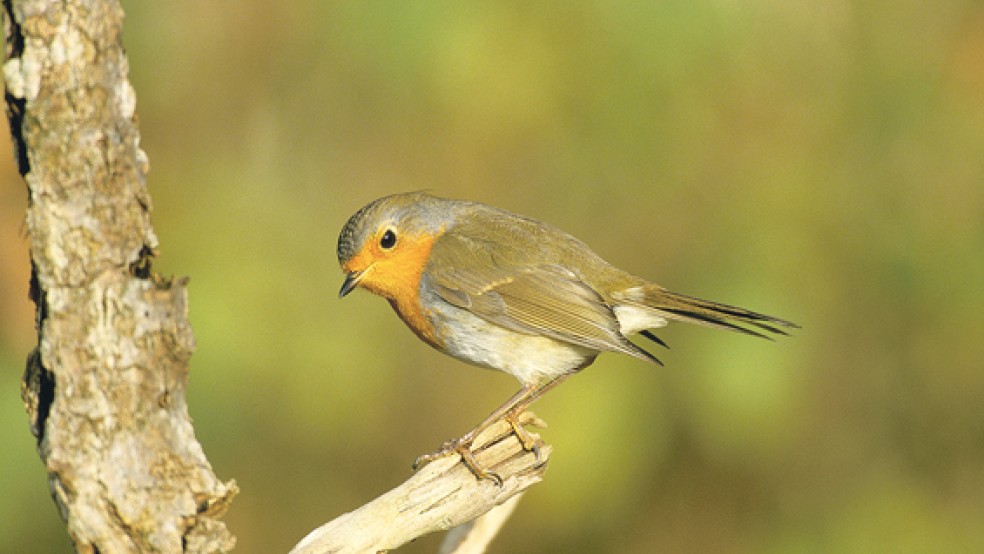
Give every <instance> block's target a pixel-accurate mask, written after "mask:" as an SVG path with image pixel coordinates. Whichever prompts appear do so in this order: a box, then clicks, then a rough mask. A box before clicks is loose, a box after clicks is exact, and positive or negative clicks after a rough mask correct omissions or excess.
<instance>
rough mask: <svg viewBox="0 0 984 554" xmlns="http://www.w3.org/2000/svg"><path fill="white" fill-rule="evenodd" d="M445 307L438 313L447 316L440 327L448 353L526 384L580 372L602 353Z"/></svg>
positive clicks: (449, 306) (458, 309)
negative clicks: (529, 333)
mask: <svg viewBox="0 0 984 554" xmlns="http://www.w3.org/2000/svg"><path fill="white" fill-rule="evenodd" d="M441 304H443V305H442V306H441V307H440V308H438V310H437V311H439V312H440V313H441V315H443V317H442V318H440V319H441V320H442V321H443V323H437V324H436V326H437V334H438V336H440V337H441V338H442V339H443V340H444V347H445V349H446V353H447V354H450V355H451V356H454V357H455V358H458V359H459V360H462V361H465V362H468V363H471V364H475V365H479V366H483V367H488V368H492V369H498V370H500V371H504V372H506V373H508V374H510V375H512V376H513V377H515V378H516V379H519V381H520V382H522V383H524V384H532V383H538V382H542V381H543V380H546V379H551V378H553V377H556V376H558V375H561V374H564V373H567V372H570V371H573V370H576V369H579V368H581V367H583V366H584V365H586V364H587V363H588V362H590V361H591V360H593V359H594V357H595V356H596V355H597V354H598V352H597V351H594V350H590V349H587V348H584V347H581V346H576V345H572V344H568V343H563V342H560V341H556V340H553V339H551V338H547V337H542V336H537V335H527V334H523V333H519V332H516V331H511V330H509V329H506V328H503V327H500V326H498V325H495V324H493V323H489V322H488V321H486V320H484V319H482V318H480V317H478V316H476V315H474V314H472V313H470V312H468V311H467V310H462V309H460V308H456V307H454V306H451V305H449V304H445V303H441ZM442 327H443V328H442Z"/></svg>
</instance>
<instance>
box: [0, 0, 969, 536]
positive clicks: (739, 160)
mask: <svg viewBox="0 0 984 554" xmlns="http://www.w3.org/2000/svg"><path fill="white" fill-rule="evenodd" d="M124 7H125V9H126V12H127V19H126V31H125V44H126V46H127V50H128V53H129V61H130V66H131V69H130V71H131V80H132V82H133V85H134V86H135V88H136V90H137V94H138V114H139V117H140V124H141V131H142V145H143V148H144V149H145V150H146V152H147V153H148V155H149V157H150V161H151V173H150V176H149V184H150V190H151V193H152V195H153V200H154V223H155V228H156V230H157V233H158V235H159V237H160V239H161V257H160V259H159V261H158V263H157V265H156V267H157V269H158V270H159V271H161V272H163V273H165V274H175V275H190V276H191V277H192V280H191V288H190V294H191V320H192V323H193V326H194V330H195V335H196V337H197V342H198V352H197V353H196V354H195V356H194V357H193V359H192V373H191V389H190V393H189V396H190V404H191V411H192V415H193V416H194V419H195V424H196V430H197V432H198V436H199V438H200V440H201V442H202V443H203V445H204V447H205V451H206V453H207V454H208V456H209V458H210V460H211V461H212V463H213V465H214V468H215V471H216V473H217V474H218V475H219V477H220V478H223V479H229V478H235V479H236V480H237V481H238V482H239V485H240V487H241V488H242V493H241V495H240V496H239V497H238V498H237V499H236V501H235V502H234V504H233V507H232V509H231V511H230V512H229V514H228V516H227V518H226V519H227V521H228V523H229V525H230V526H231V528H232V531H233V532H234V533H235V534H236V535H237V536H238V538H239V547H238V548H237V552H243V553H260V552H263V553H266V552H284V551H286V550H287V549H288V548H290V547H291V546H292V545H293V544H294V543H295V542H296V541H297V540H299V539H300V538H301V537H302V536H303V535H305V534H306V533H307V532H308V531H309V530H311V529H313V528H314V527H316V526H317V525H319V524H320V523H323V522H324V521H327V520H328V519H331V518H333V517H335V516H337V515H339V514H341V513H343V512H345V511H349V510H351V509H354V508H356V507H358V506H360V505H361V504H363V503H364V502H366V501H368V500H370V499H372V498H374V497H375V496H377V495H378V494H380V493H382V492H384V491H385V490H388V489H389V488H391V487H392V486H395V485H396V484H398V483H399V482H401V481H402V480H403V479H405V478H406V477H408V476H409V475H410V463H411V461H412V460H413V459H414V458H415V457H416V456H417V455H419V454H421V453H424V452H428V451H431V450H433V449H434V448H436V447H437V446H438V445H440V444H441V442H443V441H444V440H445V439H447V438H450V437H453V436H457V435H459V434H461V433H463V432H464V431H466V430H468V429H469V428H470V427H471V426H472V425H473V424H474V423H476V422H478V421H479V420H480V419H481V418H482V417H484V416H485V415H486V414H487V413H488V412H489V411H491V410H492V409H493V408H494V407H495V406H497V405H498V404H499V403H501V402H502V401H503V400H504V399H505V398H506V397H508V396H509V395H510V394H512V392H514V390H515V389H516V388H517V384H516V383H515V382H514V381H513V380H512V379H511V378H510V377H508V376H505V375H501V374H496V373H493V372H488V371H480V370H476V369H472V368H470V367H468V366H466V365H464V364H462V363H460V362H457V361H455V360H452V359H450V358H446V357H444V356H442V355H440V354H438V353H436V352H434V351H432V350H430V349H429V348H428V347H426V346H425V345H424V344H423V343H421V342H419V341H418V340H417V339H416V338H415V337H414V336H413V335H412V334H411V333H410V332H409V331H407V330H406V329H405V328H404V327H403V324H402V323H401V322H400V321H399V320H398V319H397V318H396V317H394V315H393V314H392V313H391V310H390V308H389V307H388V306H387V305H386V303H385V302H384V301H382V300H381V299H378V298H375V297H372V296H371V295H369V294H366V293H359V294H354V295H352V296H351V297H349V298H346V299H345V300H344V301H339V300H338V299H337V298H336V293H337V291H338V287H339V285H340V283H341V277H342V276H341V274H340V272H339V270H338V267H337V263H336V260H335V253H334V249H335V240H336V237H337V233H338V231H339V229H340V227H341V226H342V224H343V223H344V222H345V220H346V219H347V218H348V216H349V215H351V214H352V213H353V212H354V211H355V210H356V209H357V208H358V207H360V206H361V205H363V204H364V203H366V202H368V201H369V200H372V199H374V198H376V197H378V196H381V195H384V194H388V193H392V192H396V191H402V190H408V189H420V188H429V189H432V190H433V191H434V192H435V193H437V194H440V195H445V196H451V197H459V198H468V199H472V200H478V201H483V202H487V203H490V204H494V205H498V206H500V207H503V208H506V209H510V210H513V211H518V212H521V213H524V214H527V215H530V216H533V217H536V218H539V219H542V220H545V221H548V222H550V223H553V224H555V225H557V226H559V227H561V228H563V229H565V230H567V231H569V232H571V233H573V234H574V235H577V236H579V237H581V238H583V239H585V240H586V241H587V242H588V243H589V244H591V245H592V246H593V247H594V248H595V249H596V250H597V251H598V252H599V253H601V254H602V255H603V256H604V257H606V258H607V259H609V260H610V261H611V262H613V263H615V264H616V265H619V266H621V267H623V268H625V269H627V270H629V271H632V272H634V273H637V274H640V275H644V276H648V277H651V278H652V279H654V280H655V281H657V282H659V283H661V284H663V285H665V286H667V287H669V288H671V289H674V290H678V291H681V292H685V293H689V294H693V295H697V296H702V297H706V298H710V299H713V300H718V301H723V302H729V303H734V304H739V305H742V306H747V307H750V308H753V309H756V310H761V311H764V312H766V313H769V314H774V315H777V316H781V317H785V318H789V319H791V320H793V321H796V322H798V323H800V324H801V325H802V326H803V329H802V330H801V331H800V332H798V333H796V336H794V337H793V338H791V339H784V340H781V341H778V342H776V343H768V342H765V341H758V340H752V339H749V338H746V337H742V336H737V335H732V334H727V333H720V332H715V331H710V330H706V329H701V328H694V327H689V326H681V325H675V326H671V327H670V328H668V329H666V330H664V331H663V332H662V333H661V334H660V336H661V337H663V338H664V339H665V340H666V341H667V342H669V343H670V345H671V346H672V347H673V348H672V350H670V351H668V352H664V353H663V355H662V356H661V357H662V358H663V359H664V361H665V362H667V366H666V367H665V368H654V367H650V366H648V365H645V364H642V363H640V362H638V361H636V360H633V359H630V358H628V357H620V356H617V355H605V356H602V357H601V358H600V359H599V360H598V361H597V362H596V363H595V364H594V365H593V366H592V367H591V368H589V369H588V370H587V371H585V372H584V373H582V374H581V375H579V376H578V377H576V378H575V379H572V380H571V381H569V382H568V383H567V384H565V385H564V386H563V387H560V388H559V389H558V390H557V391H555V392H552V393H551V394H549V395H547V396H546V397H545V398H544V399H543V400H542V401H541V402H539V403H538V404H537V405H536V406H535V408H536V412H537V413H538V414H539V415H540V416H542V417H543V418H544V419H546V420H547V421H548V422H549V424H550V427H549V429H547V430H545V431H543V436H544V438H545V439H546V440H547V441H548V442H549V443H551V444H552V445H553V446H554V447H555V451H554V455H553V458H552V460H551V467H550V470H549V472H548V473H547V479H546V481H545V482H544V483H542V484H541V485H539V486H537V487H535V488H534V489H533V490H532V491H531V492H530V493H529V494H528V495H527V496H526V498H525V499H524V500H523V501H522V503H521V504H520V507H519V509H518V511H517V512H516V513H515V514H514V516H513V518H512V520H511V521H510V523H509V524H508V526H507V527H506V529H505V530H504V532H503V533H502V534H501V536H500V537H499V538H498V539H497V540H496V542H495V543H494V544H493V551H495V552H531V553H547V552H653V551H662V552H738V553H744V552H748V553H753V552H754V553H757V552H775V553H789V552H802V553H811V552H824V553H827V552H834V553H836V552H845V553H846V552H930V551H932V552H984V525H982V522H984V367H982V365H984V338H982V331H984V5H982V4H981V2H979V1H970V0H968V1H961V0H952V1H949V2H917V1H914V0H902V1H899V0H892V1H888V0H870V1H853V2H852V1H833V2H776V1H772V2H768V1H764V2H763V1H747V2H724V1H706V0H703V1H702V0H697V1H693V0H687V1H682V0H668V1H662V2H601V1H595V2H536V3H531V2H517V1H507V2H497V3H487V2H476V3H464V2H415V3H409V2H398V1H392V0H390V1H373V2H365V1H341V2H320V1H314V0H307V1H293V2H276V1H260V0H250V1H248V2H243V1H238V2H234V1H232V0H225V1H216V2H193V1H190V0H180V1H172V2H133V1H129V2H125V3H124ZM3 135H4V137H3V140H4V144H3V145H2V147H0V151H2V152H3V155H2V156H0V170H2V175H0V178H2V181H0V184H2V186H0V314H2V317H0V368H2V371H0V392H2V394H0V444H2V448H0V491H2V493H0V551H2V552H69V551H70V545H69V542H68V539H67V536H66V534H65V532H64V528H63V525H62V523H61V522H60V520H59V519H58V516H57V514H56V510H55V507H54V505H53V504H52V502H51V500H50V499H49V498H48V492H47V486H46V479H45V474H44V470H43V468H42V465H41V463H40V462H39V460H38V458H37V456H36V454H35V450H34V444H33V439H32V437H31V436H30V434H29V432H28V427H27V419H26V416H25V415H24V412H23V409H22V407H21V402H20V399H19V392H18V387H19V380H20V377H21V373H22V371H23V366H24V359H25V356H26V354H27V352H28V351H29V350H30V349H31V347H32V346H33V344H34V341H35V337H34V335H33V323H32V313H33V312H32V305H31V304H29V303H28V301H27V298H26V297H27V279H28V254H27V251H28V245H27V239H26V238H25V232H24V227H23V223H22V221H23V211H24V208H25V206H26V192H25V186H24V184H23V182H22V180H21V179H20V177H18V176H17V175H16V172H15V170H14V168H13V167H12V155H11V153H10V152H11V150H10V146H9V143H8V142H6V141H7V137H6V133H3ZM439 540H440V537H439V536H431V537H427V538H424V539H421V540H419V541H417V542H416V543H414V544H412V545H409V546H407V547H406V548H405V549H404V550H403V551H405V552H434V551H435V550H436V545H437V544H438V541H439Z"/></svg>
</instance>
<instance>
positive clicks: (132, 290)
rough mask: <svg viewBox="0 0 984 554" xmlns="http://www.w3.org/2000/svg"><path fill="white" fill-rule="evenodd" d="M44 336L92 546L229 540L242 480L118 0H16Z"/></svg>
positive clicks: (18, 130)
mask: <svg viewBox="0 0 984 554" xmlns="http://www.w3.org/2000/svg"><path fill="white" fill-rule="evenodd" d="M3 12H4V14H3V15H4V31H5V38H6V50H5V59H4V66H3V70H4V81H5V87H6V94H5V100H6V105H7V115H8V118H9V120H10V128H11V133H12V135H13V140H14V144H15V147H16V156H17V161H18V167H19V171H20V173H21V174H22V175H23V176H24V178H25V180H26V182H27V187H28V191H29V205H28V210H27V230H28V234H29V237H30V241H31V260H32V266H33V273H32V279H31V291H30V294H31V298H32V299H33V300H34V302H35V304H36V305H37V319H36V323H37V332H38V346H37V348H36V349H35V350H34V351H33V352H32V353H31V354H30V355H29V356H28V363H27V370H26V372H25V375H24V386H23V391H22V392H23V397H24V401H25V404H26V406H27V411H28V414H29V416H30V419H31V428H32V430H33V431H34V433H35V435H36V436H37V439H38V450H39V453H40V455H41V459H42V460H43V462H44V464H45V467H46V468H47V470H48V474H49V482H50V485H51V492H52V495H53V497H54V499H55V502H56V504H57V505H58V508H59V510H60V511H61V514H62V517H63V518H64V520H65V521H66V524H67V527H68V532H69V534H70V536H71V538H72V540H73V541H74V543H75V548H76V550H77V551H79V552H101V553H104V554H105V553H115V552H218V551H225V550H229V549H230V548H232V546H233V544H234V542H235V539H234V538H233V537H232V535H231V534H230V533H229V532H228V530H227V529H226V527H225V524H224V523H222V522H221V521H219V519H218V518H219V517H220V516H221V515H222V514H223V513H224V512H225V510H226V508H227V507H228V504H229V502H230V500H231V499H232V497H233V496H234V495H235V493H236V492H237V488H236V485H235V482H232V481H230V482H228V483H223V482H221V481H219V480H218V479H217V478H216V476H215V475H214V474H213V472H212V469H211V466H210V465H209V463H208V460H207V459H206V458H205V454H204V452H203V451H202V448H201V446H200V445H199V444H198V442H197V440H196V439H195V436H194V430H193V428H192V426H191V421H190V418H189V417H188V410H187V404H186V400H185V388H186V385H187V381H188V362H189V358H190V356H191V353H192V351H193V350H194V346H195V343H194V337H193V335H192V333H191V329H190V327H189V325H188V318H187V310H188V305H187V288H186V286H187V280H186V279H180V280H177V281H174V280H170V279H163V278H161V277H160V276H158V275H157V274H156V273H155V272H154V271H153V269H152V267H151V262H152V260H153V258H154V256H155V255H156V249H157V237H156V236H155V235H154V231H153V228H152V227H151V224H150V213H151V201H150V195H149V194H148V192H147V188H146V173H147V169H148V163H147V158H146V155H145V154H144V153H143V151H141V150H140V148H139V134H138V131H137V126H136V115H135V108H136V96H135V92H134V90H133V88H132V87H131V86H130V83H129V81H128V80H127V60H126V56H125V53H124V50H123V44H122V24H123V11H122V8H121V7H120V5H119V3H118V2H116V1H112V0H88V1H86V0H62V1H60V2H50V1H44V0H20V1H18V0H3Z"/></svg>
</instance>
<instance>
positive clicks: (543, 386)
mask: <svg viewBox="0 0 984 554" xmlns="http://www.w3.org/2000/svg"><path fill="white" fill-rule="evenodd" d="M574 373H575V372H568V373H563V374H561V375H558V376H557V377H554V378H553V379H551V380H549V381H546V382H540V383H536V384H525V385H523V388H521V389H519V391H518V392H517V393H516V394H514V395H513V396H512V398H510V399H509V400H507V401H506V403H505V404H503V405H502V406H499V407H498V408H497V409H496V410H495V411H494V412H492V413H491V414H489V416H488V417H486V418H485V419H483V420H482V421H481V423H479V424H478V425H476V426H475V428H474V429H472V430H471V431H469V432H468V433H466V434H465V435H463V436H461V437H459V438H457V439H453V440H450V441H448V442H446V443H444V445H443V446H442V447H441V449H440V450H438V451H437V452H433V453H431V454H424V455H423V456H420V457H419V458H417V460H416V461H415V462H414V463H413V468H414V469H418V468H420V467H421V466H423V465H425V464H428V463H430V462H433V461H434V460H436V459H438V458H443V457H444V456H449V455H451V454H458V455H460V456H461V462H462V463H463V464H465V467H467V468H468V470H469V471H471V472H472V473H473V474H474V475H475V477H477V478H478V479H492V480H493V481H495V482H497V483H499V484H502V478H500V477H499V476H498V475H496V474H495V473H494V472H490V471H487V470H485V469H484V468H482V466H481V465H480V464H479V463H478V461H477V460H476V459H475V456H474V454H472V451H471V445H472V442H474V440H475V437H477V436H478V435H479V434H480V433H481V432H482V431H484V430H485V429H486V428H488V427H489V426H490V425H492V424H493V423H495V422H497V421H499V420H500V419H501V420H505V421H506V422H507V423H509V426H510V427H512V431H513V434H514V435H516V438H517V439H519V442H520V443H521V444H522V445H523V449H524V450H526V451H527V452H533V454H534V455H535V456H536V460H537V461H538V462H539V461H540V447H539V445H538V444H537V442H536V440H535V439H534V438H533V437H532V436H531V435H530V433H529V431H527V430H526V428H524V427H523V424H522V423H521V422H520V419H519V418H520V416H521V415H522V413H523V412H524V411H525V410H526V408H528V407H529V406H530V404H532V403H533V402H535V401H536V400H537V399H539V398H540V397H541V396H543V395H544V394H546V392H547V391H549V390H550V389H552V388H554V387H556V386H557V385H559V384H560V383H561V382H563V381H564V380H565V379H567V378H568V377H570V376H571V375H573V374H574Z"/></svg>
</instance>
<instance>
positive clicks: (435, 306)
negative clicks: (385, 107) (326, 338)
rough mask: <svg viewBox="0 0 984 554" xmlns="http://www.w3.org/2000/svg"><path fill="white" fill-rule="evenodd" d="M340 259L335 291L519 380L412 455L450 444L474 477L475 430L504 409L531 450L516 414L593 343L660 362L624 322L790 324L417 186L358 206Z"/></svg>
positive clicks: (579, 362)
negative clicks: (673, 286)
mask: <svg viewBox="0 0 984 554" xmlns="http://www.w3.org/2000/svg"><path fill="white" fill-rule="evenodd" d="M338 262H339V264H340V265H341V267H342V270H343V271H344V272H345V281H344V283H343V284H342V287H341V290H340V292H339V297H343V296H345V295H347V294H348V293H350V292H351V291H352V290H353V289H355V288H356V287H362V288H364V289H366V290H369V291H370V292H373V293H375V294H378V295H380V296H382V297H384V298H386V299H387V300H389V302H390V305H392V306H393V309H394V310H395V311H396V313H397V314H398V315H399V316H400V319H402V320H403V322H404V323H406V325H407V326H408V327H409V328H410V329H411V330H412V331H413V332H414V333H415V334H416V335H417V336H418V337H420V339H421V340H423V341H424V342H426V343H427V344H429V345H431V346H433V347H434V348H436V349H437V350H439V351H441V352H443V353H445V354H448V355H450V356H453V357H455V358H458V359H460V360H463V361H465V362H468V363H471V364H474V365H478V366H483V367H488V368H492V369H497V370H500V371H504V372H506V373H508V374H510V375H512V376H513V377H515V378H516V379H518V380H519V381H520V383H522V388H521V389H520V390H519V392H517V393H516V394H515V395H514V396H513V397H512V398H510V399H509V400H508V401H506V403H505V404H503V405H502V406H501V407H499V408H498V409H497V410H495V411H494V412H493V413H492V414H491V415H489V417H488V418H486V419H485V420H483V421H482V422H481V423H479V424H478V425H477V426H476V427H475V428H474V429H472V430H471V431H470V432H468V433H467V434H466V435H464V436H462V437H460V438H458V439H456V440H453V441H449V442H448V443H445V445H444V447H443V448H442V449H441V450H439V451H438V452H435V453H434V454H430V455H426V456H422V457H421V458H419V459H418V463H420V462H429V461H431V460H433V459H436V458H437V457H440V456H442V455H446V454H451V453H455V452H457V453H459V454H460V455H461V457H462V460H463V462H464V463H465V465H466V466H467V467H468V468H469V469H470V470H471V471H472V473H474V474H475V475H476V477H478V478H492V479H496V480H497V479H498V478H497V476H495V475H494V474H491V472H487V471H485V470H484V469H483V468H482V467H480V466H479V465H478V464H477V462H476V461H475V459H474V457H473V456H472V454H471V451H470V446H471V443H472V441H473V440H474V438H475V437H476V436H477V435H478V433H479V432H481V431H482V430H483V429H485V428H486V427H488V426H489V425H491V424H492V423H494V422H496V421H498V420H500V419H506V420H507V421H508V422H509V423H510V424H511V425H512V428H513V429H514V430H515V432H516V435H517V437H518V438H519V439H520V440H521V441H523V445H524V446H525V447H526V448H527V449H528V450H533V449H535V445H534V444H532V441H531V438H530V436H529V434H528V433H526V432H525V430H523V429H522V426H521V425H519V424H518V421H517V417H518V416H519V414H520V413H522V411H523V410H524V409H525V408H526V407H527V406H529V405H530V404H531V403H532V402H533V401H534V400H536V399H537V398H539V397H540V396H542V395H543V394H544V393H545V392H547V391H548V390H549V389H551V388H553V387H555V386H556V385H557V384H559V383H560V382H562V381H563V380H564V379H566V378H567V377H569V376H571V375H573V374H574V373H576V372H578V371H579V370H581V369H584V368H585V367H587V366H588V365H590V364H591V363H592V362H593V361H594V360H595V358H596V357H597V356H598V354H600V353H601V352H621V353H623V354H628V355H629V356H634V357H636V358H639V359H640V360H644V361H647V362H652V363H656V364H660V365H662V364H661V362H660V361H659V359H657V358H656V357H655V356H654V355H652V354H651V353H649V352H648V351H646V350H644V349H643V348H641V347H640V346H638V345H636V344H635V343H633V342H631V341H629V339H628V338H626V337H628V336H629V335H632V334H633V333H639V334H641V335H642V336H644V337H646V338H648V339H651V340H653V341H655V342H656V343H658V344H660V345H662V346H666V345H665V344H664V343H663V342H662V341H661V340H660V339H659V338H657V337H656V335H654V334H652V332H651V331H650V330H651V329H655V328H659V327H663V326H664V325H666V324H667V323H668V322H669V321H684V322H687V323H695V324H698V325H703V326H707V327H717V328H720V329H727V330H730V331H738V332H741V333H746V334H749V335H755V336H760V337H767V334H768V333H773V334H782V335H784V334H786V332H785V331H784V330H783V329H784V328H793V327H796V325H795V324H793V323H791V322H789V321H785V320H782V319H779V318H776V317H772V316H768V315H764V314H760V313H756V312H753V311H750V310H746V309H744V308H738V307H735V306H729V305H726V304H719V303H716V302H709V301H706V300H700V299H698V298H693V297H691V296H685V295H682V294H678V293H675V292H670V291H668V290H666V289H664V288H663V287H661V286H659V285H656V284H654V283H650V282H649V281H647V280H645V279H642V278H641V277H636V276H635V275H632V274H630V273H627V272H625V271H622V270H621V269H619V268H617V267H615V266H613V265H611V264H609V263H608V262H606V261H605V260H603V259H601V257H600V256H598V255H597V254H595V253H594V252H593V251H592V250H591V249H590V248H588V246H587V245H585V244H584V243H583V242H581V241H580V240H578V239H576V238H574V237H572V236H571V235H569V234H567V233H565V232H563V231H561V230H559V229H557V228H555V227H552V226H550V225H547V224H546V223H542V222H540V221H537V220H535V219H531V218H527V217H523V216H520V215H516V214H513V213H510V212H507V211H504V210H500V209H497V208H493V207H491V206H486V205H484V204H479V203H476V202H466V201H462V200H450V199H445V198H438V197H435V196H431V195H429V194H427V193H424V192H410V193H404V194H395V195H392V196H386V197H383V198H380V199H378V200H375V201H373V202H371V203H369V204H367V205H366V206H364V207H363V208H362V209H360V210H359V211H358V212H356V213H355V215H353V216H352V217H351V218H350V219H349V220H348V222H347V223H346V224H345V226H344V227H343V228H342V231H341V234H340V235H339V237H338ZM415 465H416V464H415Z"/></svg>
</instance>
